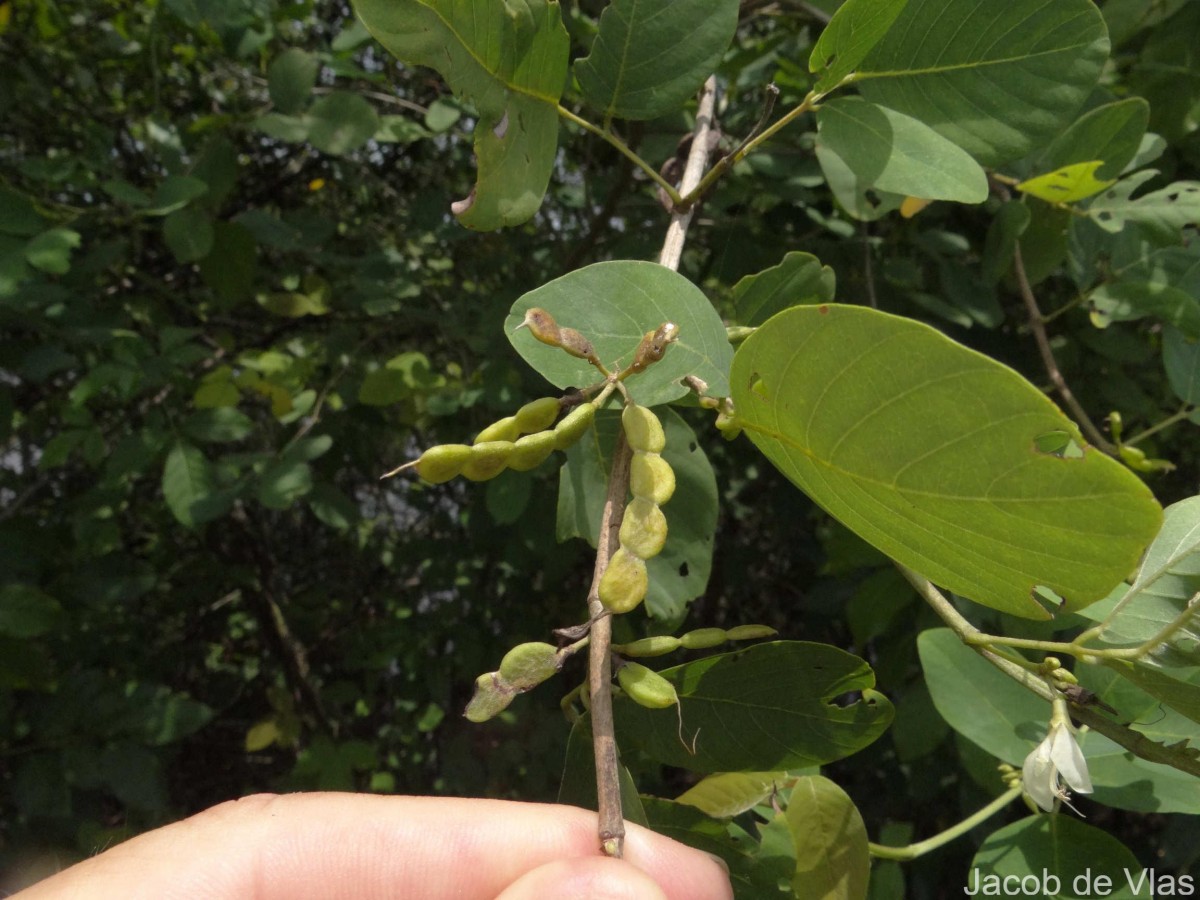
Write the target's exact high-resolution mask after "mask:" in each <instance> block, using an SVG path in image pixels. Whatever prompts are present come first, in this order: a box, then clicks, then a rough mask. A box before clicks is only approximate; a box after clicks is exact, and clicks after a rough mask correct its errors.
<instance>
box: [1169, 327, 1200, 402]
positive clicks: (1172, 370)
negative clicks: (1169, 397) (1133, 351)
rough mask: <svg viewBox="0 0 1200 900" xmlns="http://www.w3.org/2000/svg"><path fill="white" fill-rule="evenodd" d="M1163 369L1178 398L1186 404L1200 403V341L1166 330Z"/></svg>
mask: <svg viewBox="0 0 1200 900" xmlns="http://www.w3.org/2000/svg"><path fill="white" fill-rule="evenodd" d="M1163 367H1164V368H1165V369H1166V370H1167V382H1168V383H1169V384H1170V385H1171V390H1173V391H1174V392H1175V396H1176V397H1178V398H1179V399H1180V400H1182V401H1183V402H1184V403H1191V404H1196V403H1200V341H1196V340H1191V339H1189V338H1187V337H1186V336H1185V335H1184V334H1183V332H1181V331H1180V330H1179V329H1177V328H1172V327H1170V326H1167V327H1166V328H1164V329H1163Z"/></svg>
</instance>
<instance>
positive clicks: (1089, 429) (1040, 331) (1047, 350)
mask: <svg viewBox="0 0 1200 900" xmlns="http://www.w3.org/2000/svg"><path fill="white" fill-rule="evenodd" d="M1013 270H1014V272H1015V274H1016V276H1017V288H1018V289H1019V290H1020V292H1021V299H1022V300H1024V301H1025V309H1026V311H1027V312H1028V313H1029V328H1030V330H1031V331H1032V332H1033V339H1034V340H1035V341H1037V345H1038V351H1039V352H1040V353H1041V354H1042V364H1043V365H1044V366H1045V367H1046V374H1047V375H1049V376H1050V381H1051V382H1052V383H1053V384H1054V388H1055V390H1057V391H1058V395H1059V396H1060V397H1062V399H1063V402H1064V403H1065V404H1066V405H1067V408H1068V409H1070V410H1071V414H1072V415H1073V416H1075V421H1076V422H1078V423H1079V426H1080V427H1081V428H1082V429H1083V432H1084V434H1086V435H1087V438H1088V440H1089V441H1091V442H1092V443H1093V444H1095V445H1096V446H1097V447H1099V448H1100V449H1101V450H1103V451H1104V452H1105V453H1107V454H1108V455H1109V456H1117V455H1118V454H1117V448H1116V445H1114V444H1113V443H1112V442H1111V441H1110V440H1108V438H1106V437H1105V436H1104V435H1103V434H1102V433H1101V432H1100V429H1099V428H1097V427H1096V423H1095V422H1093V421H1092V419H1091V417H1090V416H1089V415H1088V414H1087V411H1086V410H1085V409H1084V408H1083V407H1082V406H1081V405H1080V404H1079V401H1078V400H1076V399H1075V395H1074V394H1073V393H1071V388H1070V387H1069V386H1068V385H1067V380H1066V379H1065V378H1063V374H1062V372H1061V371H1060V370H1059V368H1058V362H1057V360H1055V358H1054V350H1053V349H1051V347H1050V338H1049V337H1047V335H1046V319H1045V317H1044V316H1043V315H1042V311H1041V309H1039V308H1038V302H1037V297H1035V296H1034V294H1033V288H1032V287H1031V286H1030V284H1029V276H1028V275H1027V274H1026V273H1025V261H1024V259H1022V258H1021V247H1020V245H1017V246H1015V247H1014V248H1013Z"/></svg>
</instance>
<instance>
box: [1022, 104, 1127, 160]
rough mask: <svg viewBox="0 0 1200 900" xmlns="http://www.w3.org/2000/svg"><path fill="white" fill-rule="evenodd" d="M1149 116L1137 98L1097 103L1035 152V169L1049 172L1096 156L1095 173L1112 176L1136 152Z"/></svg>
mask: <svg viewBox="0 0 1200 900" xmlns="http://www.w3.org/2000/svg"><path fill="white" fill-rule="evenodd" d="M1149 118H1150V104H1148V103H1147V102H1146V101H1145V100H1143V99H1142V98H1141V97H1130V98H1128V99H1126V100H1118V101H1116V102H1115V103H1106V104H1104V105H1103V106H1097V107H1096V108H1095V109H1092V110H1089V111H1088V112H1087V113H1085V114H1084V115H1082V116H1080V117H1079V118H1078V119H1077V120H1075V121H1074V122H1073V123H1071V127H1070V128H1068V129H1067V130H1066V131H1064V132H1063V133H1062V134H1061V135H1059V136H1058V137H1056V138H1055V139H1054V140H1053V141H1052V142H1051V143H1050V145H1049V146H1048V147H1046V149H1045V150H1043V151H1041V152H1040V153H1038V154H1037V164H1036V165H1037V169H1038V170H1039V171H1051V170H1054V169H1060V168H1062V167H1063V166H1070V165H1073V164H1075V163H1083V162H1089V161H1091V160H1096V159H1098V160H1100V161H1101V162H1102V163H1103V165H1102V166H1101V168H1100V169H1099V171H1098V172H1096V176H1097V177H1098V178H1100V179H1110V178H1116V177H1117V176H1118V175H1120V174H1121V172H1122V170H1123V169H1124V168H1125V167H1126V166H1127V165H1128V164H1129V163H1130V162H1131V161H1132V160H1133V158H1134V156H1135V155H1136V154H1137V152H1138V148H1139V147H1140V146H1141V143H1142V137H1143V135H1145V133H1146V123H1147V121H1149Z"/></svg>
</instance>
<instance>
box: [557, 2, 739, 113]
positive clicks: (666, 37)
mask: <svg viewBox="0 0 1200 900" xmlns="http://www.w3.org/2000/svg"><path fill="white" fill-rule="evenodd" d="M662 13H663V10H662V8H661V7H659V6H658V5H657V4H654V3H643V2H639V0H614V2H612V3H610V4H609V5H608V6H606V7H605V9H604V12H603V13H601V15H600V27H599V30H598V31H597V33H596V38H595V40H594V41H593V42H592V47H591V51H590V52H589V53H588V55H587V56H586V57H584V58H583V59H580V60H578V61H577V62H576V63H575V66H574V70H575V77H576V78H577V79H579V87H580V89H581V90H582V91H583V96H584V98H585V99H586V100H587V102H588V103H590V104H591V105H592V106H593V107H594V108H595V109H596V110H597V111H598V112H599V113H600V114H601V117H602V118H604V119H606V120H607V119H609V118H612V117H616V118H620V119H654V118H657V117H658V116H661V115H663V114H664V113H668V112H671V111H673V110H674V109H675V108H676V107H678V106H679V104H681V103H683V102H684V101H685V100H687V99H688V98H689V97H691V96H692V95H693V94H695V93H696V91H698V90H699V89H700V85H701V84H702V83H703V82H704V79H705V78H707V77H708V76H709V75H710V74H711V73H712V71H713V70H714V69H715V68H716V67H717V63H719V62H720V60H721V56H722V55H723V54H724V53H725V51H726V49H727V48H728V47H729V42H730V41H731V40H733V33H734V29H735V28H736V27H737V19H738V2H737V0H675V2H674V3H672V5H671V10H670V15H663V14H662Z"/></svg>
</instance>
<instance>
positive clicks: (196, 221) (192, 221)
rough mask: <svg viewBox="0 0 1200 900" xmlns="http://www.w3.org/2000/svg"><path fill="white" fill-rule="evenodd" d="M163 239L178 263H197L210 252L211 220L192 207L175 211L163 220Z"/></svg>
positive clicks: (211, 238) (211, 241)
mask: <svg viewBox="0 0 1200 900" xmlns="http://www.w3.org/2000/svg"><path fill="white" fill-rule="evenodd" d="M163 239H164V240H166V242H167V246H168V247H170V248H171V253H172V254H173V255H174V257H175V259H176V260H177V261H178V262H181V263H191V262H197V261H199V260H201V259H204V257H206V256H208V254H209V253H210V252H211V251H212V248H213V223H212V219H210V218H209V216H208V213H206V212H204V211H203V210H201V209H197V208H196V207H194V206H186V207H184V208H183V209H177V210H176V211H175V212H173V213H171V214H169V215H168V216H167V217H166V218H165V219H163Z"/></svg>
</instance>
